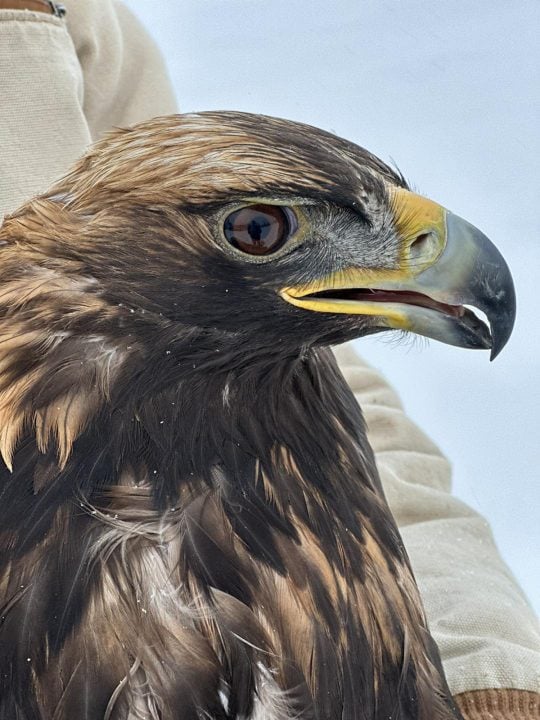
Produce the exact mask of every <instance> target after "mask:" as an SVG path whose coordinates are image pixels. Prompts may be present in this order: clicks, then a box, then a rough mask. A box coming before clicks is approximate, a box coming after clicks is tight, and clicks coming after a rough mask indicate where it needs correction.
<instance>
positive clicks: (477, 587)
mask: <svg viewBox="0 0 540 720" xmlns="http://www.w3.org/2000/svg"><path fill="white" fill-rule="evenodd" d="M65 4H66V6H67V10H68V14H67V25H68V29H69V32H68V30H67V29H66V27H65V25H64V23H63V22H62V21H60V20H58V19H56V18H52V17H49V16H45V15H41V14H38V13H35V14H33V13H23V12H10V11H0V141H1V152H0V211H1V210H2V209H4V210H8V209H14V208H15V207H16V206H17V205H18V204H19V203H20V202H21V201H22V200H23V199H25V198H27V197H29V196H31V195H32V194H33V193H35V192H38V191H39V190H42V189H44V188H45V187H46V186H47V185H48V184H49V183H50V182H51V180H53V179H54V178H55V177H57V176H58V175H59V174H60V173H62V172H63V171H64V170H66V169H67V167H68V166H69V165H70V163H71V162H72V161H73V160H74V159H75V158H76V157H77V156H78V155H79V154H81V153H82V151H83V150H84V148H85V146H86V145H87V143H88V142H89V141H90V139H91V138H95V137H97V136H98V135H99V134H100V133H102V132H103V131H105V130H106V129H107V128H109V127H111V126H113V125H126V124H129V123H131V122H135V121H136V120H142V119H143V118H147V117H151V116H153V115H158V114H163V113H167V112H173V111H174V109H175V103H174V99H173V95H172V92H171V89H170V85H169V82H168V80H167V77H166V74H165V70H164V67H163V64H162V62H161V59H160V57H159V55H158V53H157V51H156V49H155V47H154V45H153V43H152V42H151V41H150V40H149V39H148V37H147V36H146V34H145V33H144V31H143V29H142V28H141V27H140V25H139V23H138V22H136V21H135V19H134V18H133V16H132V15H131V14H130V13H129V12H128V11H127V10H126V9H125V8H124V7H123V6H122V5H120V4H118V3H114V2H111V0H66V2H65ZM337 355H338V358H339V360H340V363H341V367H342V369H343V371H344V373H345V376H346V377H347V379H348V381H349V382H350V384H351V386H352V387H353V389H354V391H355V393H356V397H357V398H358V400H359V402H360V404H361V406H362V407H363V409H364V413H365V415H366V418H367V421H368V426H369V432H370V439H371V442H372V444H373V447H374V448H375V451H376V453H377V461H378V465H379V469H380V471H381V475H382V478H383V482H384V486H385V489H386V493H387V495H388V499H389V501H390V504H391V507H392V509H393V512H394V514H395V515H396V517H397V520H398V522H399V524H400V527H401V531H402V533H403V537H404V540H405V544H406V546H407V549H408V551H409V553H410V556H411V559H412V563H413V566H414V569H415V572H416V575H417V579H418V582H419V584H420V587H421V590H422V593H423V597H424V601H425V604H426V609H427V613H428V618H429V621H430V624H431V628H432V630H433V633H434V635H435V638H436V640H437V642H438V643H439V646H440V648H441V652H442V656H443V662H444V665H445V669H446V672H447V675H448V680H449V684H450V687H451V689H452V691H453V692H454V693H460V692H464V691H467V690H475V689H482V688H502V687H510V688H519V689H522V690H529V691H540V631H539V628H538V624H537V621H536V620H535V617H534V615H533V613H532V611H531V609H530V608H529V606H528V605H527V602H526V600H525V599H524V597H523V595H522V593H521V592H520V590H519V588H518V587H517V585H516V583H515V581H514V580H513V578H512V576H511V574H510V573H509V571H508V569H507V568H506V566H505V565H504V564H503V562H502V561H501V559H500V557H499V555H498V553H497V550H496V548H495V546H494V544H493V540H492V537H491V533H490V530H489V527H488V525H487V524H486V522H485V521H484V520H483V519H482V518H481V517H480V516H479V515H477V514H476V513H474V512H473V511H472V510H471V509H470V508H468V507H467V506H466V505H464V504H463V503H462V502H460V501H459V500H457V499H456V498H454V497H452V495H451V494H450V467H449V464H448V462H447V461H446V460H445V459H444V458H443V457H442V455H441V453H440V452H439V450H438V449H437V447H436V446H435V445H434V444H433V443H432V442H431V441H430V440H428V438H427V437H426V436H425V435H424V434H423V433H422V432H421V431H420V430H419V429H418V428H417V427H415V425H414V424H413V423H412V422H411V421H410V420H409V418H408V417H407V416H406V415H405V413H404V412H403V410H402V408H401V405H400V402H399V399H398V398H397V396H396V395H395V393H394V392H393V390H392V389H391V388H389V386H388V385H387V383H386V382H385V381H384V379H383V378H382V377H381V376H380V375H379V374H378V373H376V372H375V371H374V370H372V369H371V368H369V367H367V366H366V365H364V364H363V363H362V362H361V361H360V360H359V359H358V358H357V357H356V356H355V355H354V353H352V351H351V350H350V349H348V348H340V349H338V351H337Z"/></svg>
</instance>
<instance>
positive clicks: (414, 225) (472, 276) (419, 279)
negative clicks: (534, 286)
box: [281, 188, 516, 360]
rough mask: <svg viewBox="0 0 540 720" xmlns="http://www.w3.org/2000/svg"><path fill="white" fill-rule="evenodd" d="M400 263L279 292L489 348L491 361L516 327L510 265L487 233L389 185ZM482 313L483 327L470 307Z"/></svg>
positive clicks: (319, 308) (298, 301)
mask: <svg viewBox="0 0 540 720" xmlns="http://www.w3.org/2000/svg"><path fill="white" fill-rule="evenodd" d="M392 210H393V215H394V224H395V227H396V231H397V234H398V236H399V241H400V248H399V253H400V257H399V261H398V263H397V264H396V267H394V268H380V269H374V268H359V267H358V268H357V267H350V268H348V269H346V270H344V271H343V270H342V271H340V272H339V273H337V272H336V273H332V274H331V275H329V276H327V277H323V278H320V279H318V280H316V281H315V282H312V283H309V284H307V285H302V286H298V287H289V288H285V289H284V290H282V291H281V296H282V297H283V299H284V300H286V301H287V302H289V303H291V304H293V305H296V306H297V307H301V308H305V309H306V310H312V311H316V312H325V313H346V314H350V315H371V316H375V317H376V318H377V321H376V322H377V325H378V326H380V327H387V328H396V329H401V330H409V331H411V332H414V333H417V334H419V335H425V336H426V337H430V338H434V339H436V340H441V341H442V342H445V343H448V344H450V345H457V346H459V347H466V348H483V349H489V348H491V359H492V360H493V359H494V358H495V357H496V356H497V355H498V354H499V353H500V351H501V350H502V348H503V347H504V346H505V344H506V342H507V340H508V338H509V337H510V334H511V332H512V328H513V325H514V320H515V314H516V297H515V291H514V283H513V281H512V276H511V274H510V270H509V269H508V266H507V264H506V262H505V260H504V258H503V257H502V255H501V254H500V252H499V251H498V250H497V248H496V247H495V246H494V245H493V243H491V242H490V241H489V240H488V239H487V237H486V236H485V235H484V234H483V233H481V232H480V230H477V229H476V228H475V227H474V226H473V225H471V224H470V223H468V222H466V221H465V220H462V219H461V218H460V217H458V216H457V215H453V214H452V213H451V212H449V211H448V210H445V209H444V208H443V207H441V206H440V205H437V204H436V203H434V202H432V201H431V200H427V199H426V198H423V197H420V196H419V195H415V194H414V193H411V192H409V191H408V190H403V189H401V188H399V189H394V190H392ZM468 305H471V306H473V307H475V308H477V309H478V310H480V311H481V312H483V313H485V315H486V317H487V319H488V322H489V326H490V327H489V328H488V327H487V325H486V324H485V323H484V322H483V321H482V320H480V319H479V318H478V317H477V316H476V315H475V314H474V313H473V312H472V311H471V310H470V309H469V308H468V307H466V306H468Z"/></svg>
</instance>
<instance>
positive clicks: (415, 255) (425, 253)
mask: <svg viewBox="0 0 540 720" xmlns="http://www.w3.org/2000/svg"><path fill="white" fill-rule="evenodd" d="M438 252H439V243H438V238H437V233H436V232H434V231H433V230H430V231H429V232H422V233H420V234H419V235H417V236H416V237H415V239H414V240H413V241H412V243H411V244H410V246H409V259H410V260H411V261H412V262H416V261H422V262H426V261H429V260H431V259H434V258H435V256H436V255H437V254H438Z"/></svg>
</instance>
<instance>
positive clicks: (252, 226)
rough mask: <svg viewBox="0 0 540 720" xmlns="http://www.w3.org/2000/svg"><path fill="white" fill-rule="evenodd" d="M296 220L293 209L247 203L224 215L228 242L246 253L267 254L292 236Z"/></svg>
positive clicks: (274, 250) (295, 227) (224, 228)
mask: <svg viewBox="0 0 540 720" xmlns="http://www.w3.org/2000/svg"><path fill="white" fill-rule="evenodd" d="M297 226H298V223H297V220H296V216H295V214H294V213H293V211H292V210H291V209H290V208H288V207H281V206H280V205H264V204H262V203H260V204H257V205H247V206H246V207H243V208H240V209H239V210H235V211H234V212H232V213H231V214H230V215H228V216H227V217H226V218H225V222H224V224H223V232H224V235H225V238H226V239H227V242H229V243H230V244H231V245H232V246H233V247H235V248H237V249H238V250H240V251H241V252H244V253H247V254H248V255H270V254H271V253H274V252H276V251H277V250H279V249H280V248H281V247H283V245H284V244H285V243H286V242H287V240H288V239H289V238H290V237H291V235H293V234H294V233H295V231H296V229H297Z"/></svg>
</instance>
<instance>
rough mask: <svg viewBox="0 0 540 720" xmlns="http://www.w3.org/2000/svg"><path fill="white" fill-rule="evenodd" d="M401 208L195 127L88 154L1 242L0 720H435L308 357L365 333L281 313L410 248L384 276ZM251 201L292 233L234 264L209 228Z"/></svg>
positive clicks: (332, 401) (358, 184) (420, 621)
mask: <svg viewBox="0 0 540 720" xmlns="http://www.w3.org/2000/svg"><path fill="white" fill-rule="evenodd" d="M399 189H402V192H405V183H404V181H403V179H402V178H401V177H400V176H398V175H397V174H396V173H395V172H394V171H392V170H391V169H389V168H388V167H387V166H386V165H384V164H383V163H382V162H381V161H380V160H378V159H377V158H375V157H374V156H372V155H370V154H369V153H367V152H366V151H365V150H362V149H361V148H358V147H357V146H355V145H352V144H350V143H347V142H346V141H343V140H340V139H338V138H336V137H334V136H332V135H329V134H327V133H324V132H322V131H318V130H315V129H313V128H308V127H307V126H303V125H299V124H294V123H290V122H287V121H280V120H275V119H270V118H263V117H255V116H249V115H242V114H235V113H203V114H200V115H192V116H189V115H188V116H175V117H168V118H161V119H156V120H154V121H151V122H148V123H144V124H141V125H139V126H136V127H134V128H132V129H128V130H118V131H116V132H114V133H112V134H111V135H110V136H109V137H107V138H106V139H105V140H103V141H101V142H100V143H98V144H97V145H96V146H94V148H92V149H91V150H90V151H89V152H88V154H87V155H86V156H85V157H84V158H83V159H82V160H81V161H80V162H79V163H78V165H77V166H76V167H75V169H74V170H73V172H72V173H71V174H70V175H68V176H67V177H66V178H65V179H64V180H62V181H60V182H59V183H58V184H57V185H56V186H55V187H54V188H53V189H52V190H51V191H50V192H49V193H47V194H45V195H43V196H42V197H40V198H37V199H35V200H33V201H32V202H30V203H28V204H27V205H25V206H24V207H23V208H21V210H20V211H19V212H17V213H15V214H14V215H13V216H11V217H10V218H7V219H6V220H5V223H4V225H3V227H2V228H1V230H0V241H1V243H2V246H1V247H0V255H1V257H0V259H1V262H0V275H1V284H2V291H1V293H0V340H1V342H0V365H1V368H2V373H1V377H0V419H1V424H0V447H1V450H2V454H3V457H4V459H5V463H6V466H7V467H6V468H4V469H2V470H1V471H0V493H1V494H0V607H1V608H2V609H1V612H0V616H1V621H0V648H1V650H0V720H14V719H16V720H75V719H77V720H79V719H80V720H98V719H99V720H127V719H128V718H129V720H135V719H136V718H137V719H138V718H141V719H145V720H146V719H148V720H156V719H157V718H159V719H160V720H173V719H174V720H177V719H178V720H179V719H181V720H191V719H195V718H215V719H216V720H219V719H225V718H231V719H232V718H238V719H240V718H251V719H252V720H255V719H256V720H263V719H264V720H277V719H278V718H279V719H280V720H282V719H283V720H285V719H286V718H293V717H294V718H296V717H298V718H305V719H306V720H307V719H310V718H313V719H314V720H315V719H316V720H337V719H338V718H339V719H340V720H372V719H377V720H383V718H384V719H385V720H386V719H389V718H392V719H394V720H397V719H398V718H401V719H402V720H409V719H410V720H412V719H416V718H418V719H419V720H420V719H422V720H443V719H449V718H457V717H459V713H458V711H457V710H456V708H455V706H454V704H453V702H452V699H451V697H450V694H449V691H448V688H447V686H446V683H445V680H444V678H443V674H442V669H441V665H440V660H439V655H438V652H437V649H436V647H435V644H434V642H433V640H432V639H431V637H430V635H429V632H428V630H427V627H426V621H425V617H424V613H423V610H422V604H421V601H420V597H419V594H418V591H417V588H416V585H415V582H414V579H413V576H412V572H411V570H410V566H409V562H408V560H407V556H406V553H405V551H404V549H403V546H402V542H401V539H400V537H399V534H398V531H397V529H396V526H395V523H394V521H393V519H392V517H391V515H390V512H389V510H388V507H387V504H386V501H385V499H384V495H383V492H382V489H381V486H380V481H379V478H378V475H377V471H376V467H375V463H374V459H373V454H372V451H371V449H370V447H369V445H368V443H367V440H366V436H365V431H364V426H363V421H362V417H361V413H360V410H359V408H358V407H357V405H356V403H355V401H354V397H353V396H352V394H351V392H350V390H349V389H348V387H347V386H346V384H345V382H344V380H343V378H342V377H341V374H340V373H339V371H338V369H337V367H336V365H335V362H334V360H333V357H332V355H331V353H330V351H329V350H328V349H327V346H328V345H330V344H332V343H337V342H342V341H344V340H346V339H349V338H352V337H357V336H360V335H364V334H367V333H371V332H376V331H378V330H381V329H385V328H387V327H388V322H387V321H386V320H384V319H383V318H382V317H381V316H378V315H374V314H366V312H365V311H364V312H358V313H356V314H348V312H345V311H342V310H339V311H336V312H329V311H325V312H316V311H315V312H313V311H311V310H310V309H305V308H303V307H299V306H296V305H295V304H294V303H295V302H296V298H299V303H301V302H303V301H304V300H303V299H302V298H304V299H305V298H308V301H310V302H311V300H310V298H313V297H315V302H318V301H320V300H322V301H323V302H327V296H328V292H329V291H328V289H325V288H322V289H321V293H322V294H320V295H319V296H317V293H315V295H307V294H304V295H301V294H298V293H299V291H298V292H297V289H298V288H303V287H307V286H308V285H310V283H311V284H313V283H314V282H317V283H318V282H319V281H320V278H321V277H327V276H330V275H332V277H346V276H347V273H349V270H350V268H355V272H356V271H357V269H358V268H361V269H362V268H363V269H364V270H365V269H366V268H367V270H365V272H366V273H367V275H366V277H368V276H369V273H372V274H373V273H375V272H376V271H377V272H378V269H380V268H383V269H385V270H386V271H388V273H393V272H394V271H396V268H399V267H400V265H399V263H400V262H401V263H402V264H403V263H405V265H407V263H409V264H410V263H412V257H413V256H412V252H413V251H412V250H410V251H409V249H408V248H409V246H410V247H413V246H414V248H415V249H416V250H418V247H419V246H421V247H420V249H421V252H422V253H424V254H425V253H427V252H428V250H429V248H428V249H427V250H426V248H427V245H428V243H427V241H426V240H425V237H424V235H426V232H424V231H422V232H420V231H418V230H415V231H414V233H413V235H412V236H411V238H409V240H407V243H408V244H407V243H406V248H407V252H406V253H405V255H406V259H405V260H403V258H404V257H405V256H404V252H405V251H403V247H402V245H400V242H401V241H402V238H403V235H404V231H403V228H402V227H401V226H400V224H399V222H397V221H396V212H397V209H396V208H397V205H398V201H397V200H395V199H394V197H398V198H400V197H401V195H397V196H395V192H398V191H399ZM261 202H262V203H267V204H271V205H276V204H277V205H278V206H279V205H283V206H287V207H289V208H293V209H294V212H295V216H296V217H297V219H298V224H299V229H298V230H297V231H296V232H295V233H293V235H294V237H293V238H292V240H291V241H290V242H289V241H287V243H285V245H284V246H283V248H280V249H279V250H278V251H277V252H276V253H275V254H270V255H269V256H262V257H254V256H253V257H252V256H248V255H245V254H243V253H242V252H241V251H240V250H238V248H234V247H231V246H229V245H227V243H226V241H225V238H224V236H223V222H224V218H226V217H227V216H228V215H230V213H231V212H232V211H233V210H234V209H236V208H238V207H243V206H250V204H251V203H259V204H260V203H261ZM403 222H405V221H403ZM407 223H408V225H407V227H409V226H410V219H409V220H408V221H407ZM407 223H405V224H407ZM413 224H414V223H413ZM429 232H431V230H430V231H429ZM400 238H401V240H400ZM428 239H429V238H428ZM400 248H401V249H400ZM430 252H431V251H430ZM422 257H424V255H422ZM407 258H408V260H407ZM434 261H435V258H432V259H431V260H430V265H431V264H432V263H433V262H434ZM426 262H427V261H426ZM410 267H412V265H410ZM411 272H412V271H411ZM388 273H387V274H388ZM392 282H394V281H392ZM334 286H335V287H340V288H343V287H345V288H350V287H351V285H347V284H346V283H345V284H343V283H342V284H341V285H339V284H337V285H336V284H335V283H334V285H333V286H332V287H334ZM317 287H318V286H317ZM352 287H354V286H352ZM366 287H368V288H369V287H372V286H370V285H369V284H367V285H366ZM389 287H390V286H389ZM392 287H393V286H392ZM291 288H292V289H293V290H294V292H292V290H291V293H289V294H288V295H287V294H286V293H285V294H284V292H285V290H286V289H291ZM295 289H296V290H295ZM405 290H407V288H405ZM287 292H288V290H287ZM339 292H340V293H341V297H342V298H343V297H345V299H346V300H347V299H348V301H351V298H352V301H353V302H357V301H359V300H358V298H359V297H360V296H359V295H358V292H357V291H354V292H355V293H356V296H357V297H356V300H355V298H354V297H352V296H347V295H346V294H347V293H351V291H350V290H340V291H339ZM369 292H370V293H373V292H374V291H373V290H370V291H369ZM385 292H386V296H388V294H389V293H394V295H392V296H391V300H392V301H395V293H396V291H395V290H391V289H390V290H387V291H385ZM408 292H409V295H410V291H408ZM330 294H332V291H330ZM334 294H335V293H334ZM386 296H385V297H386ZM370 297H371V296H370ZM422 297H424V296H422ZM381 298H382V296H381ZM403 298H404V300H403V302H409V304H411V303H413V301H412V300H411V297H409V298H408V300H407V299H406V298H405V296H403ZM382 299H384V298H382ZM364 300H365V297H364ZM386 300H388V297H386ZM306 302H307V301H306ZM415 302H420V303H422V302H423V303H424V305H425V304H426V303H427V306H428V311H429V312H431V313H435V314H436V313H437V312H438V313H439V314H441V308H442V314H443V315H444V308H445V307H446V308H449V306H448V305H443V304H442V303H443V302H445V303H448V302H449V300H448V299H446V300H444V301H437V302H439V305H440V307H439V308H436V309H433V308H432V309H431V310H430V309H429V302H431V303H432V305H433V303H434V302H435V301H428V300H426V299H424V300H421V299H419V295H418V293H417V295H416V300H415ZM460 302H468V301H467V300H462V301H460ZM486 302H487V301H486ZM413 304H414V303H413ZM362 307H364V306H362ZM381 307H382V305H381ZM315 309H316V308H315ZM425 309H426V307H424V310H425ZM411 312H412V311H411ZM429 312H428V314H429ZM449 312H450V311H449ZM464 312H465V311H464ZM493 312H495V311H493ZM394 314H395V313H394ZM451 314H452V313H450V315H451ZM450 315H449V317H450ZM471 315H472V314H471ZM454 316H455V317H454ZM392 317H393V316H392ZM396 317H397V316H396ZM430 317H431V316H430ZM445 318H446V316H445ZM450 321H451V322H452V323H453V326H452V327H454V325H455V326H456V327H458V330H459V332H458V330H456V333H458V335H459V342H458V340H456V339H455V337H454V339H453V340H451V341H452V342H456V343H458V344H466V345H473V346H474V345H478V346H483V347H485V346H488V345H489V344H490V340H489V333H488V332H487V330H486V329H485V328H484V327H483V326H481V324H480V323H478V322H476V324H475V321H473V320H472V319H471V318H470V317H469V315H467V314H465V315H464V314H463V313H461V311H459V312H457V310H456V311H455V312H454V315H453V316H452V318H451V319H448V318H446V319H445V321H444V322H448V323H450ZM392 322H395V323H398V320H395V319H394V320H392ZM399 322H401V321H399ZM415 322H416V321H415ZM398 326H399V327H401V325H396V324H394V325H393V327H398ZM445 327H446V326H445ZM413 329H414V328H413ZM445 332H446V330H445ZM8 468H9V469H8Z"/></svg>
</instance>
